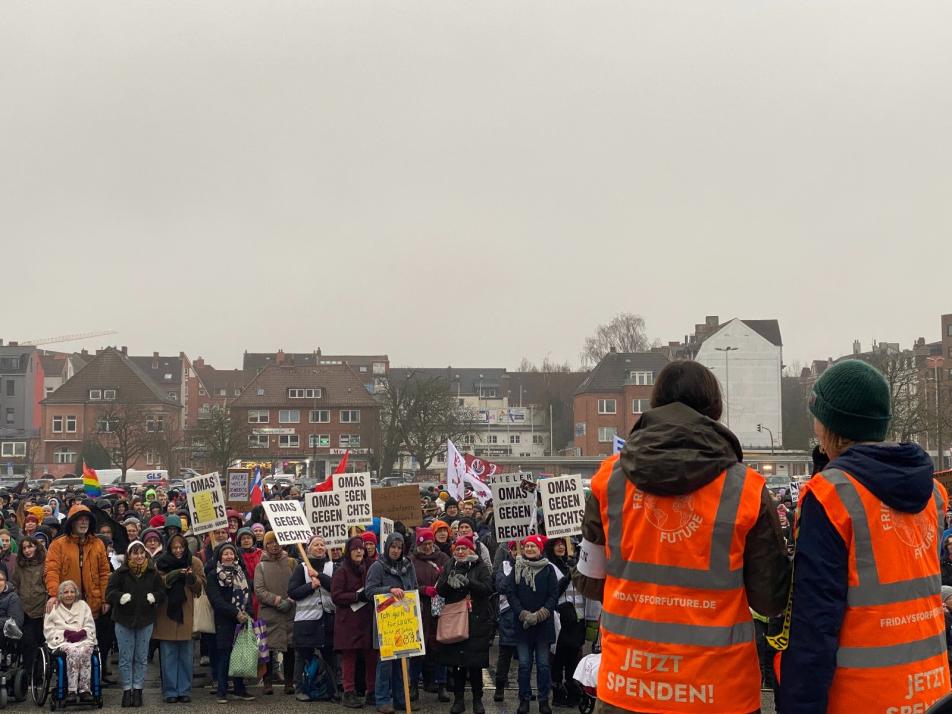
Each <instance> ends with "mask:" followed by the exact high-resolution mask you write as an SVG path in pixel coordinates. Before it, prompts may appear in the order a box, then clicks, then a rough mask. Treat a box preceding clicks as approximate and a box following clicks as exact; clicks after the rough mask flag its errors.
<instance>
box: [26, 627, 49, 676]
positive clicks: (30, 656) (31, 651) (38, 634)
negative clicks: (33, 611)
mask: <svg viewBox="0 0 952 714" xmlns="http://www.w3.org/2000/svg"><path fill="white" fill-rule="evenodd" d="M45 641H46V638H45V637H43V618H42V617H24V618H23V640H22V644H23V666H24V668H25V669H26V671H27V673H28V674H29V673H31V672H32V671H33V662H34V661H35V660H36V653H37V652H38V651H39V649H40V647H41V646H42V645H43V643H44V642H45Z"/></svg>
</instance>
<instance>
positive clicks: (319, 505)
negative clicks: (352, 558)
mask: <svg viewBox="0 0 952 714" xmlns="http://www.w3.org/2000/svg"><path fill="white" fill-rule="evenodd" d="M304 515H305V516H307V522H308V524H309V525H310V526H311V528H312V529H313V530H314V532H315V533H317V534H318V535H322V536H324V541H325V542H326V543H327V547H328V548H343V547H344V546H345V545H347V523H345V521H344V503H343V496H342V495H341V493H340V492H339V491H323V492H320V491H319V492H311V493H307V494H305V495H304Z"/></svg>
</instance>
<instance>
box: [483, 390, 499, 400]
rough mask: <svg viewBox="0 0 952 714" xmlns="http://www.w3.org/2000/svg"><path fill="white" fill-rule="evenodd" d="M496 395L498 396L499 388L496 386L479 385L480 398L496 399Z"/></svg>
mask: <svg viewBox="0 0 952 714" xmlns="http://www.w3.org/2000/svg"><path fill="white" fill-rule="evenodd" d="M498 396H499V389H498V388H497V387H480V388H479V398H480V399H496V398H497V397H498Z"/></svg>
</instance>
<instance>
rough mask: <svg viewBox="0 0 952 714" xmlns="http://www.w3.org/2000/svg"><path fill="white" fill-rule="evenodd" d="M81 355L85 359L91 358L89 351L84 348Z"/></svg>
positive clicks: (80, 352)
mask: <svg viewBox="0 0 952 714" xmlns="http://www.w3.org/2000/svg"><path fill="white" fill-rule="evenodd" d="M79 354H81V355H82V356H83V357H89V350H87V349H86V348H85V347H83V349H81V350H80V351H79Z"/></svg>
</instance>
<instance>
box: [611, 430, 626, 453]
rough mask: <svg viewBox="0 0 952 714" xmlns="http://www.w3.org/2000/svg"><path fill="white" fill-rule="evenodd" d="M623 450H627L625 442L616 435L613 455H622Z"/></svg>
mask: <svg viewBox="0 0 952 714" xmlns="http://www.w3.org/2000/svg"><path fill="white" fill-rule="evenodd" d="M623 448H625V440H624V439H622V438H621V437H620V436H618V434H615V438H614V440H613V443H612V455H615V454H620V453H621V450H622V449H623Z"/></svg>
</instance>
